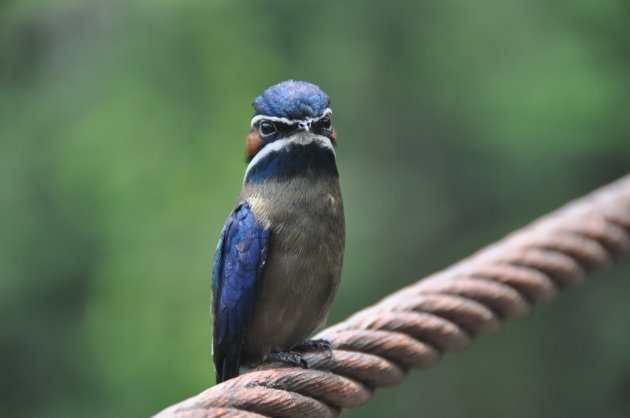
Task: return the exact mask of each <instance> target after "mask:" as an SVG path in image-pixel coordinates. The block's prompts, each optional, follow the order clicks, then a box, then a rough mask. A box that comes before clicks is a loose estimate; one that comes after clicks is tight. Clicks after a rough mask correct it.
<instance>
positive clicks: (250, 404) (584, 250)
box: [157, 176, 630, 418]
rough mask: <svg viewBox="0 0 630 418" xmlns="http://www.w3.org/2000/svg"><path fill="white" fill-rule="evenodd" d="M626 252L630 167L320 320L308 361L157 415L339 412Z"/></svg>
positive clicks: (629, 245)
mask: <svg viewBox="0 0 630 418" xmlns="http://www.w3.org/2000/svg"><path fill="white" fill-rule="evenodd" d="M628 252H630V176H626V177H624V178H622V179H620V180H618V181H616V182H615V183H612V184H610V185H608V186H605V187H603V188H601V189H599V190H597V191H595V192H593V193H591V194H589V195H587V196H586V197H583V198H581V199H578V200H576V201H574V202H571V203H569V204H567V205H566V206H564V207H562V208H560V209H559V210H557V211H555V212H553V213H551V214H549V215H547V216H544V217H542V218H541V219H539V220H537V221H536V222H534V223H532V224H530V225H529V226H527V227H525V228H523V229H521V230H518V231H516V232H514V233H512V234H510V235H508V236H507V237H506V238H504V239H503V240H501V241H499V242H498V243H496V244H493V245H490V246H488V247H486V248H484V249H482V250H480V251H479V252H477V253H476V254H473V255H472V256H471V257H469V258H466V259H464V260H463V261H461V262H459V263H457V264H455V265H453V266H451V267H450V268H448V269H446V270H444V271H441V272H439V273H436V274H434V275H432V276H429V277H427V278H425V279H423V280H421V281H419V282H416V283H415V284H413V285H411V286H408V287H405V288H403V289H401V290H399V291H398V292H395V293H393V294H392V295H390V296H388V297H386V298H385V299H383V300H381V301H380V302H379V303H377V304H376V305H373V306H371V307H368V308H366V309H363V310H361V311H359V312H357V313H356V314H354V315H352V316H351V317H350V318H348V319H346V320H345V321H343V322H341V323H339V324H337V325H334V326H332V327H330V328H328V329H325V330H324V331H322V332H321V333H319V334H318V335H317V336H316V338H325V339H328V340H330V342H331V343H332V345H333V348H334V350H333V351H332V353H308V354H306V355H305V358H306V360H307V361H308V364H309V366H310V368H309V369H299V368H289V367H286V365H284V364H283V363H265V364H263V365H260V366H258V367H257V368H256V369H254V370H252V371H250V372H248V373H246V374H244V375H241V376H239V377H237V378H234V379H231V380H229V381H226V382H224V383H222V384H220V385H216V386H214V387H212V388H210V389H207V390H206V391H204V392H202V393H200V394H198V395H197V396H194V397H192V398H190V399H187V400H185V401H182V402H180V403H178V404H175V405H173V406H171V407H169V408H167V409H165V410H164V411H162V412H161V413H159V414H158V415H157V417H160V418H165V417H206V416H212V417H261V416H274V417H305V416H308V417H334V416H337V415H338V414H339V412H340V410H341V408H354V407H357V406H360V405H363V404H364V403H366V402H367V401H368V400H369V399H370V397H371V395H372V391H373V390H374V388H377V387H389V386H395V385H398V384H399V383H401V382H402V380H403V379H404V378H405V376H406V373H407V370H408V369H409V368H417V369H426V368H428V367H432V366H434V365H435V364H436V363H437V362H438V361H439V360H440V358H441V355H442V353H443V352H445V351H458V350H462V349H464V348H466V347H467V346H468V345H470V343H471V341H472V339H473V337H474V336H476V335H482V334H489V333H492V332H495V331H497V330H498V329H499V328H500V326H501V322H502V320H504V319H511V318H522V317H525V316H527V315H528V314H529V313H530V312H531V310H532V308H533V306H534V305H535V304H536V303H540V302H546V301H549V300H551V299H553V298H554V297H555V296H556V294H557V293H558V291H559V290H562V289H566V288H570V287H573V286H576V285H578V284H580V283H582V282H583V281H584V279H585V277H586V275H587V274H588V273H590V272H591V271H593V270H595V269H599V268H603V267H608V266H609V265H610V264H611V262H612V261H614V260H615V259H616V258H617V257H619V256H620V255H621V254H624V253H628Z"/></svg>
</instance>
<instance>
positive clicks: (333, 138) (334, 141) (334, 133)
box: [330, 129, 337, 147]
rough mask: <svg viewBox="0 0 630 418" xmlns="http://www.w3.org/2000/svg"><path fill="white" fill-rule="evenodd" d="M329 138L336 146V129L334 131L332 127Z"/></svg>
mask: <svg viewBox="0 0 630 418" xmlns="http://www.w3.org/2000/svg"><path fill="white" fill-rule="evenodd" d="M330 139H331V140H332V144H333V146H334V147H336V146H337V131H335V130H334V129H333V131H332V132H331V133H330Z"/></svg>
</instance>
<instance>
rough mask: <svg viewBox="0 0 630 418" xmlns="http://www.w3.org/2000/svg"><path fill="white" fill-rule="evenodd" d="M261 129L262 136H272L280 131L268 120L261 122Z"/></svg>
mask: <svg viewBox="0 0 630 418" xmlns="http://www.w3.org/2000/svg"><path fill="white" fill-rule="evenodd" d="M259 129H260V133H261V134H262V136H271V135H273V134H275V133H276V132H277V131H278V130H277V129H276V125H275V124H274V123H273V122H269V121H268V120H265V121H262V122H260V126H259Z"/></svg>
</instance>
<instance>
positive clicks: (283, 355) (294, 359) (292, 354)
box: [269, 350, 308, 369]
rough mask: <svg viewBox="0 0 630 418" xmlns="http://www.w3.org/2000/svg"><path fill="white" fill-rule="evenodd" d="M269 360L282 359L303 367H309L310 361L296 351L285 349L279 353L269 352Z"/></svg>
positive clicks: (292, 364) (294, 365)
mask: <svg viewBox="0 0 630 418" xmlns="http://www.w3.org/2000/svg"><path fill="white" fill-rule="evenodd" d="M269 360H276V361H282V362H284V363H288V364H290V365H291V366H293V367H301V368H303V369H308V362H307V361H306V359H305V358H304V357H302V355H301V354H300V353H298V352H296V351H293V350H292V351H283V352H279V353H269Z"/></svg>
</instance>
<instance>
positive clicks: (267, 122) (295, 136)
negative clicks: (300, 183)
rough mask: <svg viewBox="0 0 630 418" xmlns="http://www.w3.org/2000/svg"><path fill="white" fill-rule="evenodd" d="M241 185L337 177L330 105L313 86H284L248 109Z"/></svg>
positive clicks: (297, 83) (266, 93)
mask: <svg viewBox="0 0 630 418" xmlns="http://www.w3.org/2000/svg"><path fill="white" fill-rule="evenodd" d="M253 106H254V110H255V113H254V116H253V117H252V120H251V130H250V132H249V134H248V135H247V161H248V162H249V165H248V166H247V171H246V172H245V183H249V182H260V181H264V180H267V179H270V178H286V177H290V176H293V175H301V174H306V173H314V172H319V171H321V172H322V174H333V175H337V169H336V165H335V151H334V147H335V146H336V144H337V137H336V132H335V130H334V128H333V127H332V123H331V120H330V118H331V115H332V110H331V109H330V107H329V106H330V99H329V97H328V95H327V94H326V93H324V92H323V91H322V90H321V89H320V88H319V87H317V86H316V85H315V84H311V83H307V82H304V81H293V80H289V81H284V82H282V83H279V84H276V85H274V86H271V87H269V88H268V89H267V90H265V91H264V92H263V93H262V94H261V95H260V96H258V97H257V98H256V99H255V100H254V103H253Z"/></svg>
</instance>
